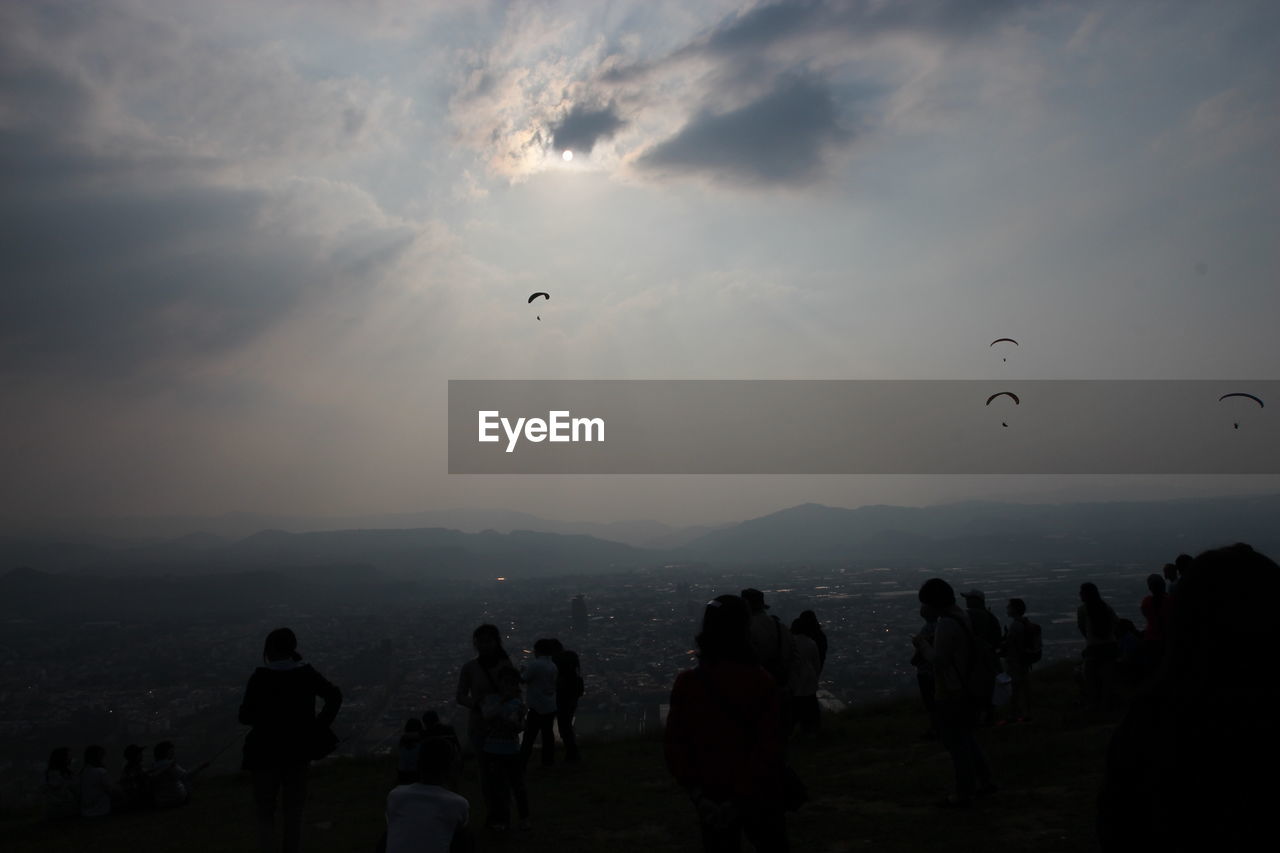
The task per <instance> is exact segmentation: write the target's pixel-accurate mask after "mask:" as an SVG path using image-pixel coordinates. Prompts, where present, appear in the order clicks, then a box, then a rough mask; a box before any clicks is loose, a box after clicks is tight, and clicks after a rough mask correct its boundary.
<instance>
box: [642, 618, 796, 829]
mask: <svg viewBox="0 0 1280 853" xmlns="http://www.w3.org/2000/svg"><path fill="white" fill-rule="evenodd" d="M748 621H749V613H748V609H747V606H746V604H745V603H744V602H743V600H742V599H741V598H739V597H737V596H735V595H721V596H718V597H717V598H716V599H715V600H714V601H711V602H709V603H708V604H707V606H706V611H705V613H704V615H703V618H702V633H700V634H699V635H698V638H697V644H698V666H697V668H696V669H692V670H686V671H684V672H681V673H680V674H679V675H678V676H677V677H676V682H675V686H674V687H672V689H671V707H670V711H669V713H668V715H667V727H666V732H665V734H664V744H665V752H666V759H667V769H668V770H669V771H670V772H671V775H672V776H674V777H675V779H676V781H677V782H679V783H680V785H682V786H683V787H684V789H685V790H686V791H687V792H688V794H689V797H690V799H691V800H692V801H693V806H694V809H695V810H696V811H697V815H698V823H699V827H700V830H701V832H702V847H703V850H705V851H714V852H715V853H720V851H737V850H739V849H740V847H741V841H742V837H743V835H745V836H746V837H747V840H749V841H750V842H751V843H752V845H754V847H755V849H756V850H757V851H758V852H759V853H778V851H785V850H787V826H786V812H785V809H784V806H783V773H784V766H785V765H784V757H783V748H782V734H781V733H782V723H781V707H780V699H781V694H780V693H779V692H778V689H777V686H776V683H775V682H774V680H773V678H772V676H770V675H769V673H767V672H766V671H765V670H764V669H762V668H761V667H760V666H759V664H757V663H756V658H755V653H754V652H753V651H752V649H751V644H750V641H749V639H748Z"/></svg>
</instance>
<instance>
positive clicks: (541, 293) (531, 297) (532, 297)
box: [529, 290, 551, 320]
mask: <svg viewBox="0 0 1280 853" xmlns="http://www.w3.org/2000/svg"><path fill="white" fill-rule="evenodd" d="M539 296H541V297H543V298H545V299H546V300H547V301H550V300H551V294H550V293H547V292H546V291H542V290H539V291H538V292H537V293H531V294H529V304H530V305H532V304H533V300H535V299H537V298H538V297H539ZM537 317H538V319H539V320H541V319H542V315H541V314H539V315H537Z"/></svg>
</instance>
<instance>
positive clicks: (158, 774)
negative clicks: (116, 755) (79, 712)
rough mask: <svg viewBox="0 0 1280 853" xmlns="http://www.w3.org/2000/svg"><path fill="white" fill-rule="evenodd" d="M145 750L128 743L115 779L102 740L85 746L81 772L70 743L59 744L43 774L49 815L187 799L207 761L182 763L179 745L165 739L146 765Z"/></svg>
mask: <svg viewBox="0 0 1280 853" xmlns="http://www.w3.org/2000/svg"><path fill="white" fill-rule="evenodd" d="M145 753H146V750H145V749H143V748H142V747H141V746H138V745H137V744H130V745H129V746H126V747H125V748H124V767H123V768H122V769H121V771H120V774H119V775H118V776H117V777H116V778H115V779H112V778H111V774H110V773H109V772H108V771H107V768H106V758H107V751H106V749H105V748H103V747H102V746H100V745H98V744H92V745H90V746H87V747H85V750H84V757H83V760H82V762H81V767H80V771H79V772H78V773H77V772H75V771H74V770H73V769H72V759H71V749H70V747H66V746H60V747H57V748H55V749H54V750H53V751H52V752H50V753H49V764H48V767H47V768H46V770H45V777H44V779H45V788H44V790H45V796H46V798H47V801H48V808H49V815H50V817H53V818H70V817H85V818H99V817H106V816H107V815H109V814H111V813H113V812H116V813H119V812H127V811H138V810H140V809H146V808H168V807H170V806H181V805H185V804H186V803H187V801H188V800H189V799H190V797H191V788H192V783H193V781H194V780H195V778H196V776H197V775H198V774H199V773H200V772H202V771H203V770H205V769H207V768H208V766H209V764H208V762H204V763H202V764H200V765H199V766H197V767H195V768H193V769H191V770H187V769H186V768H184V767H183V766H182V765H181V764H179V763H178V756H177V747H176V746H175V745H174V743H173V742H172V741H167V740H165V741H161V742H160V743H157V744H156V745H155V746H154V747H153V748H152V751H151V755H152V761H151V766H150V767H144V766H143V756H144V754H145Z"/></svg>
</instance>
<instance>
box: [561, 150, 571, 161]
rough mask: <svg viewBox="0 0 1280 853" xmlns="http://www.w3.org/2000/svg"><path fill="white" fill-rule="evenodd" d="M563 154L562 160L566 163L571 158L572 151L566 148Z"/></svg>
mask: <svg viewBox="0 0 1280 853" xmlns="http://www.w3.org/2000/svg"><path fill="white" fill-rule="evenodd" d="M563 156H564V161H565V162H566V163H568V162H569V161H570V160H572V159H573V152H572V151H569V150H568V149H566V150H565V152H564V155H563Z"/></svg>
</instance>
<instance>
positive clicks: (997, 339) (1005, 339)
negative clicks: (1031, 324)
mask: <svg viewBox="0 0 1280 853" xmlns="http://www.w3.org/2000/svg"><path fill="white" fill-rule="evenodd" d="M1001 341H1008V342H1009V343H1011V344H1013V345H1014V346H1015V347H1016V346H1019V344H1018V342H1017V341H1015V340H1014V339H1013V338H996V339H995V340H994V341H992V342H991V343H989V344H987V349H990V348H991V347H993V346H995V345H996V344H998V343H1000V342H1001ZM1000 360H1001V361H1008V360H1009V359H1007V358H1002V359H1000Z"/></svg>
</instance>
